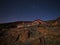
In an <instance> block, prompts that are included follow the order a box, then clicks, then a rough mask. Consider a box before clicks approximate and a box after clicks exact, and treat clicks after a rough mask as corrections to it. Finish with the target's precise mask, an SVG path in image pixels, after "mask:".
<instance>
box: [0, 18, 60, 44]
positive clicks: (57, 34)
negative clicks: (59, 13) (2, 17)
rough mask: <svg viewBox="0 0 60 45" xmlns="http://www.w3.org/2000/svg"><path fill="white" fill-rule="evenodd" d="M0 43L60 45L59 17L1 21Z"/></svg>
mask: <svg viewBox="0 0 60 45" xmlns="http://www.w3.org/2000/svg"><path fill="white" fill-rule="evenodd" d="M0 45H60V17H58V18H57V19H55V20H47V21H42V20H40V19H37V20H34V21H16V22H10V23H1V24H0Z"/></svg>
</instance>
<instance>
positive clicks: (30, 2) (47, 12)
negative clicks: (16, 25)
mask: <svg viewBox="0 0 60 45" xmlns="http://www.w3.org/2000/svg"><path fill="white" fill-rule="evenodd" d="M59 16H60V1H59V0H0V23H6V22H14V21H21V20H22V21H25V20H30V21H32V20H35V19H41V20H51V19H56V18H57V17H59Z"/></svg>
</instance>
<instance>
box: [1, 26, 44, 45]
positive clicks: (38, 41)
mask: <svg viewBox="0 0 60 45" xmlns="http://www.w3.org/2000/svg"><path fill="white" fill-rule="evenodd" d="M0 45H45V41H44V37H43V36H41V34H40V32H39V31H38V30H37V28H36V27H27V28H22V29H19V28H10V29H1V31H0Z"/></svg>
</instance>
